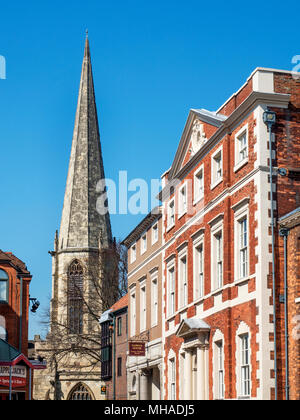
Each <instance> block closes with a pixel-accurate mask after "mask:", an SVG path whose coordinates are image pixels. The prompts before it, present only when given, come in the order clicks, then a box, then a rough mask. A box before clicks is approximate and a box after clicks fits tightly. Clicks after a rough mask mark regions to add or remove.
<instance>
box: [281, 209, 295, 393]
mask: <svg viewBox="0 0 300 420" xmlns="http://www.w3.org/2000/svg"><path fill="white" fill-rule="evenodd" d="M279 223H280V228H281V229H280V234H281V237H282V242H283V244H282V242H281V244H280V245H281V246H283V250H282V252H281V254H280V255H281V258H280V264H281V266H283V271H284V273H285V280H286V281H285V287H284V288H283V289H281V293H282V295H283V296H284V299H285V301H286V311H285V313H286V315H285V325H284V327H283V331H284V332H285V333H286V334H285V337H284V340H285V343H286V351H285V356H286V353H287V354H288V358H286V357H285V358H284V362H285V363H284V375H285V381H284V385H285V386H286V389H285V391H286V393H287V395H288V396H289V398H290V399H291V400H299V399H300V207H298V208H297V209H295V210H293V211H292V212H290V213H288V214H286V215H284V216H283V217H281V218H280V220H279Z"/></svg>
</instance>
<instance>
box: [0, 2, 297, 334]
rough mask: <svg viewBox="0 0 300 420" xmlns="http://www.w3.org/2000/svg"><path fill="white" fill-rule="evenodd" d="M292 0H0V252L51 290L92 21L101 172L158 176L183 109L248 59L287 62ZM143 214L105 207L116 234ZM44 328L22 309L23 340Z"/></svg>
mask: <svg viewBox="0 0 300 420" xmlns="http://www.w3.org/2000/svg"><path fill="white" fill-rule="evenodd" d="M299 4H300V3H299V0H298V1H294V0H292V1H289V2H288V3H287V2H286V3H284V2H282V1H280V2H279V1H276V0H275V1H265V2H261V1H255V0H254V1H251V2H241V1H230V2H224V1H214V2H200V1H199V0H198V1H194V0H190V1H188V2H187V1H176V0H173V1H169V0H165V1H157V0H152V1H151V2H146V1H141V0H140V1H136V0H134V1H133V0H129V1H126V0H123V1H120V0H115V1H113V2H112V1H105V2H104V1H102V0H86V1H77V0H73V1H64V2H62V1H57V0H52V1H44V2H41V1H27V2H24V1H19V0H16V1H14V2H2V5H1V12H0V22H1V23H0V55H2V56H4V57H5V59H6V64H7V78H6V80H0V112H1V114H0V121H1V129H0V130H1V131H0V142H1V159H0V162H1V164H0V182H1V189H0V249H2V250H4V251H12V252H14V253H15V254H16V256H18V257H19V258H21V259H22V260H23V261H25V262H26V263H27V266H28V268H29V270H30V271H31V273H32V274H33V279H32V284H31V290H30V293H31V296H33V297H37V298H38V299H39V300H40V301H41V303H42V305H41V306H42V308H41V309H42V310H43V308H45V307H46V306H47V304H48V301H49V296H50V294H51V258H50V256H49V255H48V250H52V249H53V238H54V232H55V230H56V229H58V228H59V222H60V215H61V210H62V204H63V196H64V188H65V181H66V176H67V167H68V159H69V153H70V147H71V139H72V131H73V124H74V116H75V109H76V101H77V93H78V87H79V78H80V71H81V63H82V56H83V47H84V39H85V29H86V28H88V29H89V39H90V46H91V54H92V62H93V70H94V81H95V90H96V99H97V105H98V114H99V122H100V133H101V142H102V148H103V156H104V164H105V171H106V176H107V177H109V178H112V179H115V180H116V181H117V179H118V171H119V170H127V171H128V177H129V179H132V178H144V179H146V180H150V179H151V178H158V177H159V176H160V175H161V173H162V172H164V171H165V170H166V169H168V168H169V167H170V165H171V163H172V160H173V158H174V155H175V152H176V147H177V145H178V142H179V139H180V136H181V133H182V130H183V127H184V124H185V121H186V118H187V115H188V111H189V109H190V108H206V109H209V110H212V111H213V110H216V109H217V108H219V106H220V105H221V104H222V103H223V102H224V101H225V100H226V99H227V98H228V97H229V96H230V95H231V94H232V93H234V92H235V91H236V90H237V89H238V88H239V87H240V86H241V85H242V84H243V83H244V82H245V81H246V79H247V77H248V76H249V75H250V74H251V72H252V71H253V70H254V69H255V68H256V67H272V68H280V69H287V70H292V67H293V65H292V64H291V60H292V57H293V56H294V55H297V54H300V44H299V12H300V6H299ZM142 217H143V216H142V215H137V216H117V215H116V216H113V217H112V227H113V233H114V235H115V236H116V237H117V238H120V239H122V238H124V236H125V235H127V233H128V232H129V231H130V230H131V229H132V228H133V227H134V226H135V225H136V224H137V223H138V222H139V221H140V220H141V218H142ZM40 331H41V326H40V325H39V315H38V314H36V315H31V318H30V337H32V336H33V334H37V333H39V332H40Z"/></svg>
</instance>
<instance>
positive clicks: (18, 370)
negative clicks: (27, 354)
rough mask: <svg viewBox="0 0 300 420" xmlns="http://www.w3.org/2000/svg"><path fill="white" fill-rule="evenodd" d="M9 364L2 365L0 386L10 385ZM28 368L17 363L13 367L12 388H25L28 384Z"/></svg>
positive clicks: (0, 368)
mask: <svg viewBox="0 0 300 420" xmlns="http://www.w3.org/2000/svg"><path fill="white" fill-rule="evenodd" d="M9 369H10V367H9V366H0V386H5V387H9V376H10V371H9ZM26 376H27V369H26V367H25V366H21V365H16V366H12V368H11V386H12V388H23V387H25V386H26Z"/></svg>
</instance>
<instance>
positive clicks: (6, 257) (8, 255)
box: [0, 249, 31, 277]
mask: <svg viewBox="0 0 300 420" xmlns="http://www.w3.org/2000/svg"><path fill="white" fill-rule="evenodd" d="M0 262H5V263H9V264H10V265H12V266H13V267H14V268H15V269H16V270H17V271H18V272H19V273H22V274H25V275H27V276H28V277H31V274H30V272H29V271H28V269H27V267H26V264H25V263H24V262H23V261H22V260H20V259H19V258H17V257H16V256H15V255H14V254H13V253H12V252H4V251H2V250H1V249H0Z"/></svg>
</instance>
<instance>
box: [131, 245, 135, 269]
mask: <svg viewBox="0 0 300 420" xmlns="http://www.w3.org/2000/svg"><path fill="white" fill-rule="evenodd" d="M135 261H136V243H134V244H133V245H131V248H130V263H131V264H132V263H134V262H135Z"/></svg>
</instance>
